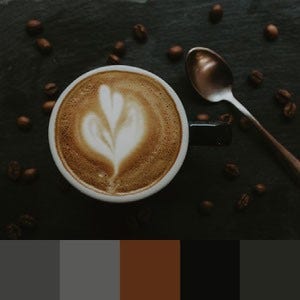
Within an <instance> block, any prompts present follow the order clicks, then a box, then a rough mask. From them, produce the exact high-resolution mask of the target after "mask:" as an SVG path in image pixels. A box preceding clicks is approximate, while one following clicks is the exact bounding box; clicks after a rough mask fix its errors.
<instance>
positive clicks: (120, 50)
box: [113, 41, 126, 57]
mask: <svg viewBox="0 0 300 300" xmlns="http://www.w3.org/2000/svg"><path fill="white" fill-rule="evenodd" d="M125 52H126V45H125V42H123V41H117V42H116V43H115V45H114V48H113V54H115V55H117V56H119V57H120V56H123V55H124V54H125Z"/></svg>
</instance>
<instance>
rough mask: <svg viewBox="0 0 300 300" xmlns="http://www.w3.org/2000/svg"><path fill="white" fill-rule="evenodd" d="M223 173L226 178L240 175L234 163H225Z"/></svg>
mask: <svg viewBox="0 0 300 300" xmlns="http://www.w3.org/2000/svg"><path fill="white" fill-rule="evenodd" d="M224 174H225V175H226V177H228V178H236V177H238V176H239V175H240V169H239V167H238V166H237V165H236V164H234V163H227V164H226V165H225V166H224Z"/></svg>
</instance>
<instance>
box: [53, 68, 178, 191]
mask: <svg viewBox="0 0 300 300" xmlns="http://www.w3.org/2000/svg"><path fill="white" fill-rule="evenodd" d="M181 136H182V128H181V122H180V116H179V113H178V111H177V109H176V106H175V104H174V101H173V100H172V97H171V96H170V94H169V93H168V91H167V90H166V89H165V88H164V87H163V86H162V85H161V84H160V83H159V82H157V81H156V80H154V79H152V78H150V77H148V76H145V75H142V74H138V73H133V72H127V71H126V72H125V71H107V72H103V73H97V74H94V75H91V76H89V77H87V78H85V79H83V80H82V81H80V82H79V83H77V84H76V85H75V86H74V87H73V89H72V90H71V91H70V92H69V93H68V94H67V95H66V96H65V98H64V100H63V102H62V104H61V106H60V108H59V111H58V114H57V118H56V122H55V142H56V148H57V150H58V154H59V156H60V159H61V160H62V162H63V164H64V166H65V168H66V169H67V170H68V172H69V173H70V174H71V175H72V176H73V177H74V178H75V179H76V180H77V181H79V182H80V183H82V184H83V185H85V186H87V187H88V188H90V189H93V190H95V191H98V192H101V193H107V194H110V195H124V194H131V193H136V192H139V191H141V190H144V189H147V188H149V187H150V186H152V185H154V184H155V183H157V182H158V181H159V180H160V179H161V178H163V177H164V176H165V174H166V173H167V172H168V171H169V170H170V168H171V167H172V166H173V164H174V162H175V160H176V158H177V155H178V152H179V149H180V145H181Z"/></svg>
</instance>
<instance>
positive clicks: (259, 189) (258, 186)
mask: <svg viewBox="0 0 300 300" xmlns="http://www.w3.org/2000/svg"><path fill="white" fill-rule="evenodd" d="M266 190H267V188H266V186H265V185H264V184H263V183H257V184H256V185H255V186H254V191H255V193H256V194H258V195H262V194H264V193H265V192H266Z"/></svg>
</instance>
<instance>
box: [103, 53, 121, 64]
mask: <svg viewBox="0 0 300 300" xmlns="http://www.w3.org/2000/svg"><path fill="white" fill-rule="evenodd" d="M120 62H121V60H120V58H119V57H118V56H117V55H115V54H110V55H108V58H107V61H106V63H107V64H108V65H118V64H120Z"/></svg>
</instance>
